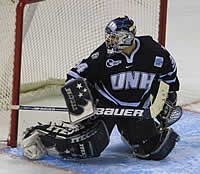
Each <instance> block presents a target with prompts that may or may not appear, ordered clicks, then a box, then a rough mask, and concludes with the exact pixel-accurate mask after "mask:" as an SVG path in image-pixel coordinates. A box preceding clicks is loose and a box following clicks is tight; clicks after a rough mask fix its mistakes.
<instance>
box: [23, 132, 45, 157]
mask: <svg viewBox="0 0 200 174" xmlns="http://www.w3.org/2000/svg"><path fill="white" fill-rule="evenodd" d="M39 136H40V132H38V131H37V130H35V131H34V132H33V133H32V134H31V135H30V136H29V137H27V138H26V139H24V140H23V141H22V143H21V148H22V153H23V155H24V156H25V157H27V158H29V159H32V160H36V159H40V158H42V157H43V156H44V155H45V154H46V153H47V152H46V148H45V146H44V145H43V143H42V142H41V139H40V137H39Z"/></svg>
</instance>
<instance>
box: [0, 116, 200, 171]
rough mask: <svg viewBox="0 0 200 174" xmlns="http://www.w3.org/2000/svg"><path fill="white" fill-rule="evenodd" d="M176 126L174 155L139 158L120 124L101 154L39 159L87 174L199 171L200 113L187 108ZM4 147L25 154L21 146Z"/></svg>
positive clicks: (17, 154) (16, 154)
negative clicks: (120, 130) (177, 137)
mask: <svg viewBox="0 0 200 174" xmlns="http://www.w3.org/2000/svg"><path fill="white" fill-rule="evenodd" d="M173 128H174V130H175V131H176V132H177V133H179V135H180V136H181V140H180V141H179V142H178V143H177V145H176V147H175V149H174V150H173V151H172V152H171V153H170V155H169V156H168V157H167V158H165V159H164V160H162V161H145V160H140V159H137V158H135V157H134V156H133V155H132V154H131V151H130V149H129V148H128V147H127V146H126V145H125V144H124V143H123V142H122V141H121V138H120V135H119V133H118V131H117V129H116V128H115V129H114V131H113V133H112V135H111V142H110V144H109V146H108V147H107V148H106V150H105V151H104V152H103V153H102V155H101V157H99V158H94V159H84V160H63V159H58V158H53V157H49V156H45V157H44V158H42V159H41V160H38V161H39V162H41V163H45V164H49V165H51V166H55V167H61V168H65V169H72V170H75V171H77V172H81V173H86V174H133V173H134V174H147V173H148V174H160V173H162V174H169V173H170V174H175V173H177V174H180V173H181V174H199V171H200V165H199V164H200V115H199V114H196V113H191V112H184V115H183V117H182V118H181V119H180V120H179V121H178V122H177V123H176V124H174V125H173ZM2 151H3V152H5V153H9V154H12V155H15V156H18V157H22V154H21V149H20V148H19V147H18V148H13V149H6V150H2ZM22 158H23V157H22Z"/></svg>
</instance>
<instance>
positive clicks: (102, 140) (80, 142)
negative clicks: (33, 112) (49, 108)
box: [25, 120, 109, 158]
mask: <svg viewBox="0 0 200 174" xmlns="http://www.w3.org/2000/svg"><path fill="white" fill-rule="evenodd" d="M35 129H36V130H38V131H40V132H41V133H42V134H41V135H40V138H41V141H42V143H43V144H44V146H45V147H46V149H47V152H48V154H49V155H59V156H61V157H63V158H91V157H98V156H100V154H101V152H102V151H103V150H104V149H105V148H106V146H107V145H108V143H109V134H108V131H107V128H106V125H105V123H104V122H103V121H102V120H95V121H93V122H92V124H91V123H89V124H88V123H86V124H81V123H80V124H77V125H69V124H66V123H63V124H62V125H38V126H36V127H34V128H32V129H31V131H29V132H28V133H27V134H26V136H25V138H26V137H28V136H30V135H31V132H33V131H34V130H35Z"/></svg>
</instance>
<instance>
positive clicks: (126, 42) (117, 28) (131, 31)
mask: <svg viewBox="0 0 200 174" xmlns="http://www.w3.org/2000/svg"><path fill="white" fill-rule="evenodd" d="M135 34H136V26H135V25H134V22H133V20H131V19H129V18H128V16H124V17H118V18H116V19H114V20H112V21H111V22H109V23H108V25H107V26H106V29H105V42H106V47H107V51H108V53H109V54H112V53H119V52H121V51H122V50H123V49H124V48H126V47H129V46H131V45H132V44H133V41H134V38H135Z"/></svg>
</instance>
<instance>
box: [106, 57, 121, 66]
mask: <svg viewBox="0 0 200 174" xmlns="http://www.w3.org/2000/svg"><path fill="white" fill-rule="evenodd" d="M121 63H122V61H121V60H113V59H108V60H107V61H106V66H107V67H108V68H112V67H113V66H117V65H119V64H121Z"/></svg>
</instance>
